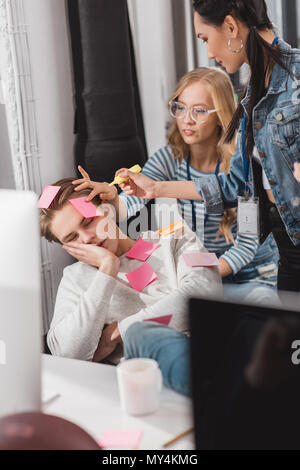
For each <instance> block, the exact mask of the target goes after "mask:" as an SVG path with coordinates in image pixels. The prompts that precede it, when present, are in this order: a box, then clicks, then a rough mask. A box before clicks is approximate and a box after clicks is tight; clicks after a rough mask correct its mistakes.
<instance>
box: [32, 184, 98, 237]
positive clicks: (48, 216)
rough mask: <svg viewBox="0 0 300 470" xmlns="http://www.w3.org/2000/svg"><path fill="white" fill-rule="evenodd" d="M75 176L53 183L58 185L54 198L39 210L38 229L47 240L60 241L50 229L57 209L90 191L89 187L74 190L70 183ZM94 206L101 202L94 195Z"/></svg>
mask: <svg viewBox="0 0 300 470" xmlns="http://www.w3.org/2000/svg"><path fill="white" fill-rule="evenodd" d="M75 179H76V178H63V179H61V180H59V181H57V182H56V183H53V186H60V190H59V192H58V194H57V195H56V196H55V198H54V200H53V201H52V203H51V204H50V207H49V208H48V209H41V210H40V231H41V236H42V237H45V238H46V239H47V240H48V241H49V242H56V243H61V242H60V241H59V240H58V239H57V238H56V236H55V235H54V234H53V232H52V230H51V224H52V221H53V218H54V216H55V214H56V212H57V211H59V210H60V209H62V208H63V207H64V206H65V205H66V204H67V203H68V202H69V200H70V199H76V198H79V197H83V196H88V195H89V194H90V193H91V190H90V189H88V188H87V189H82V190H80V191H75V188H76V186H74V185H73V184H72V182H73V181H75ZM91 202H92V203H93V204H94V205H95V206H96V207H98V206H99V205H100V204H101V201H100V199H99V197H98V196H96V197H94V199H92V201H91Z"/></svg>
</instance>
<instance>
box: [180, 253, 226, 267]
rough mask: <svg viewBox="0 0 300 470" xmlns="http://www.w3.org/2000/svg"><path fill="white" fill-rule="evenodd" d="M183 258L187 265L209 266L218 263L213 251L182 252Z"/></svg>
mask: <svg viewBox="0 0 300 470" xmlns="http://www.w3.org/2000/svg"><path fill="white" fill-rule="evenodd" d="M182 256H183V258H184V261H185V263H186V264H187V266H191V267H192V268H195V267H203V268H210V267H213V266H218V265H219V264H220V262H219V260H218V258H217V256H216V255H215V253H199V252H195V253H183V255H182Z"/></svg>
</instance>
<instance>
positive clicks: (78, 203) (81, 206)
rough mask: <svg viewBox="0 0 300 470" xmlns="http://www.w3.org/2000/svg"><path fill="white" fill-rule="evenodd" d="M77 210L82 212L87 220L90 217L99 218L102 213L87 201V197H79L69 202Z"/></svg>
mask: <svg viewBox="0 0 300 470" xmlns="http://www.w3.org/2000/svg"><path fill="white" fill-rule="evenodd" d="M69 202H70V203H71V204H72V206H74V207H75V209H76V210H77V211H78V212H80V214H81V215H83V217H86V218H87V219H88V218H89V217H97V216H98V215H100V213H99V212H98V210H97V207H96V206H94V204H92V203H91V202H90V201H87V200H86V196H84V197H79V198H77V199H70V201H69Z"/></svg>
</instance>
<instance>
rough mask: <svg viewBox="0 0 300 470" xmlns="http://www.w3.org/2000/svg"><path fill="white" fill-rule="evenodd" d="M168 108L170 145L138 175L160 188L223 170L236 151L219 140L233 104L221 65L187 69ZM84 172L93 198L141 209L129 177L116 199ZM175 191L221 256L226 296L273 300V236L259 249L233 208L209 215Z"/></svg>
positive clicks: (188, 218)
mask: <svg viewBox="0 0 300 470" xmlns="http://www.w3.org/2000/svg"><path fill="white" fill-rule="evenodd" d="M169 109H170V113H171V116H172V117H173V118H174V124H173V127H172V129H171V132H170V136H169V145H168V146H166V147H163V148H161V149H159V150H158V151H157V152H156V153H155V154H154V155H153V156H152V157H150V158H149V160H148V161H147V163H146V165H145V166H144V169H143V174H142V175H136V176H139V177H140V178H145V179H146V181H150V182H151V183H153V182H155V184H157V185H158V186H160V187H162V192H163V191H164V187H165V185H168V184H172V183H170V182H174V184H178V183H177V182H184V183H185V184H187V182H188V181H189V180H192V179H193V180H194V179H195V178H196V179H200V180H201V181H203V184H204V185H205V184H206V181H207V182H208V181H209V177H210V176H211V175H218V174H220V175H224V174H225V173H226V172H227V171H228V170H229V167H230V166H229V165H230V159H231V157H232V155H233V154H234V153H235V151H236V146H235V144H234V143H231V144H229V145H228V144H224V143H223V139H222V138H223V136H224V131H225V129H226V128H227V126H228V124H229V123H230V121H231V119H232V116H233V115H234V112H235V109H236V106H235V101H234V92H233V88H232V84H231V81H230V79H229V77H228V75H227V74H226V73H225V72H223V71H222V70H220V69H217V68H205V67H204V68H198V69H196V70H193V71H192V72H189V73H188V74H187V75H185V76H184V77H183V78H182V79H181V80H180V82H179V84H178V86H177V88H176V90H175V92H174V94H173V96H172V99H171V101H170V103H169ZM81 171H82V170H81ZM120 172H122V170H120ZM118 173H119V172H117V174H118ZM82 174H83V176H84V179H83V180H78V181H76V182H75V183H76V184H79V183H81V185H82V184H83V185H85V186H84V187H86V185H89V186H90V187H91V188H93V192H92V193H91V197H92V196H93V197H94V196H95V195H96V194H99V193H101V194H102V197H103V198H104V199H106V200H113V202H115V203H116V204H118V206H119V207H120V206H122V207H123V209H124V206H125V208H126V210H125V212H127V216H128V217H131V216H132V215H135V214H136V213H137V212H138V211H139V210H141V208H142V207H143V206H144V204H145V203H146V202H147V198H148V197H149V195H148V194H147V192H144V190H139V188H137V191H136V192H135V196H138V197H135V196H133V195H132V194H133V189H132V187H131V186H130V184H131V183H132V180H131V183H126V184H125V185H121V187H122V188H123V189H124V191H125V192H123V193H122V194H121V195H120V197H119V198H118V197H117V194H116V190H115V189H112V188H107V187H106V186H105V183H94V182H90V181H89V180H88V175H87V174H86V173H85V172H83V171H82ZM150 178H151V179H150ZM107 186H108V185H107ZM82 187H83V186H79V188H82ZM126 193H127V194H126ZM196 195H197V193H196ZM152 196H154V197H155V195H152V194H151V198H152ZM176 196H177V203H178V209H179V212H180V214H181V215H182V217H183V219H184V220H185V222H186V223H187V224H188V225H189V226H190V228H191V229H192V230H193V231H194V232H196V234H197V235H198V237H199V238H200V239H202V241H203V242H204V245H205V247H206V248H207V249H208V250H209V251H210V252H213V253H216V255H217V256H218V258H219V261H220V273H221V275H222V277H223V280H224V282H225V284H226V285H225V287H224V292H225V295H226V296H227V297H228V298H230V299H231V298H232V297H233V296H235V297H238V298H239V299H240V298H243V299H246V300H249V301H251V300H255V301H261V302H264V301H265V302H269V303H270V302H272V301H274V299H276V293H275V292H276V291H275V290H274V287H275V285H276V277H277V261H278V258H277V256H278V255H277V249H276V245H275V242H274V240H273V238H272V237H270V238H268V240H267V241H266V242H265V243H264V245H263V246H262V247H261V248H259V249H258V239H257V237H254V236H251V235H250V236H249V235H237V222H236V211H235V210H233V209H228V210H226V211H225V213H224V215H219V214H210V215H208V214H206V213H205V206H204V204H203V202H201V201H196V200H189V199H191V198H184V197H182V196H181V194H180V192H177V193H176ZM197 196H198V195H197ZM162 197H164V196H162ZM165 197H168V194H165ZM275 301H276V300H275Z"/></svg>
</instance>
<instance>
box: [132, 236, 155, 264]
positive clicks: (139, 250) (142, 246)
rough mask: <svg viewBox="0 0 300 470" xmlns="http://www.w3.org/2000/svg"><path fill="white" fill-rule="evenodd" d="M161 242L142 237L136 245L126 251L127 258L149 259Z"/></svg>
mask: <svg viewBox="0 0 300 470" xmlns="http://www.w3.org/2000/svg"><path fill="white" fill-rule="evenodd" d="M159 246H160V245H159V243H151V242H147V241H145V240H143V239H142V238H140V239H139V240H138V241H137V242H136V243H135V245H134V246H133V247H132V248H131V249H130V250H129V251H128V253H126V256H127V258H131V259H137V260H139V261H147V259H148V258H149V257H150V256H151V255H152V253H153V252H154V251H155V250H156V249H157V248H158V247H159Z"/></svg>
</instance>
